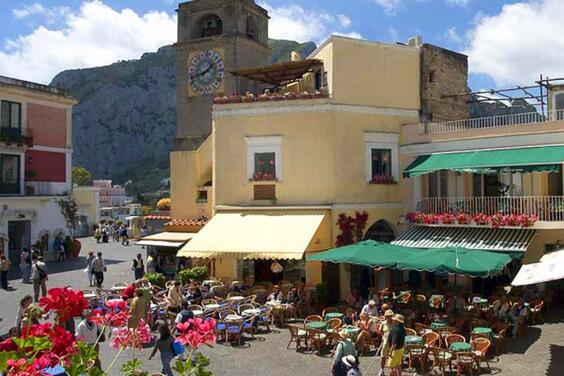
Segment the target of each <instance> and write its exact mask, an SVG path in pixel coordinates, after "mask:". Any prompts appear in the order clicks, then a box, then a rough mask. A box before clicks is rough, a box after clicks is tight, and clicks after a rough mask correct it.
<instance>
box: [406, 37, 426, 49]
mask: <svg viewBox="0 0 564 376" xmlns="http://www.w3.org/2000/svg"><path fill="white" fill-rule="evenodd" d="M407 45H408V46H412V47H421V46H422V45H423V38H422V37H421V36H419V35H417V36H415V37H411V38H409V39H408V40H407Z"/></svg>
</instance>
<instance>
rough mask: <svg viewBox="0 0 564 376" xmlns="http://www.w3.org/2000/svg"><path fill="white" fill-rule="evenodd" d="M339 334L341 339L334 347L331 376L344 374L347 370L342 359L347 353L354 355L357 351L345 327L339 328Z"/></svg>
mask: <svg viewBox="0 0 564 376" xmlns="http://www.w3.org/2000/svg"><path fill="white" fill-rule="evenodd" d="M339 336H340V337H341V340H340V341H339V343H338V344H337V347H336V348H335V357H334V361H333V366H332V370H331V372H332V375H333V376H346V375H347V371H348V370H347V368H346V365H345V364H344V363H343V361H342V359H343V358H344V357H346V356H348V355H352V356H355V357H356V356H357V353H356V348H355V345H354V342H353V341H352V340H351V335H350V333H349V332H348V331H346V330H345V329H343V330H341V331H340V332H339Z"/></svg>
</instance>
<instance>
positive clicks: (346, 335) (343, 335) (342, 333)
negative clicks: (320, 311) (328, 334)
mask: <svg viewBox="0 0 564 376" xmlns="http://www.w3.org/2000/svg"><path fill="white" fill-rule="evenodd" d="M339 335H340V336H341V338H342V339H351V334H350V333H349V332H348V331H346V330H345V329H342V330H340V331H339Z"/></svg>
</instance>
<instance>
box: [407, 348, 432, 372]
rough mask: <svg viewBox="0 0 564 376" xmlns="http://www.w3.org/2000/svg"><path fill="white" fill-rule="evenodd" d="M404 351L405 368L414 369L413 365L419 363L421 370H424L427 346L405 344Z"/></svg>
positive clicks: (426, 359)
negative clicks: (405, 357)
mask: <svg viewBox="0 0 564 376" xmlns="http://www.w3.org/2000/svg"><path fill="white" fill-rule="evenodd" d="M405 353H406V356H407V368H408V370H411V369H412V367H413V370H415V365H416V364H419V366H420V367H421V371H422V372H425V368H426V365H427V361H428V360H429V359H428V357H427V348H426V347H425V346H423V345H405Z"/></svg>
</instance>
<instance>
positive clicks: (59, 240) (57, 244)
mask: <svg viewBox="0 0 564 376" xmlns="http://www.w3.org/2000/svg"><path fill="white" fill-rule="evenodd" d="M64 243H65V242H64V241H63V234H59V235H57V237H56V238H55V241H53V248H55V252H57V255H58V261H65V259H66V254H65V245H64Z"/></svg>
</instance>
